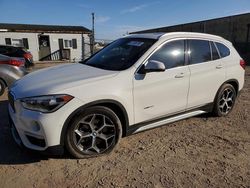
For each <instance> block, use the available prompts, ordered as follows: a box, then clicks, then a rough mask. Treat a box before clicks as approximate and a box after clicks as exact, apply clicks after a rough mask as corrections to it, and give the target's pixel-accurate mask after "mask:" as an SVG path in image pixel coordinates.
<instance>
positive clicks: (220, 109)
mask: <svg viewBox="0 0 250 188" xmlns="http://www.w3.org/2000/svg"><path fill="white" fill-rule="evenodd" d="M236 97H237V94H236V91H235V89H234V87H233V86H232V85H231V84H224V85H223V86H222V87H221V88H220V89H219V91H218V93H217V96H216V98H215V101H214V108H213V114H214V115H215V116H218V117H221V116H227V115H228V114H229V113H230V112H231V111H232V109H233V107H234V104H235V100H236Z"/></svg>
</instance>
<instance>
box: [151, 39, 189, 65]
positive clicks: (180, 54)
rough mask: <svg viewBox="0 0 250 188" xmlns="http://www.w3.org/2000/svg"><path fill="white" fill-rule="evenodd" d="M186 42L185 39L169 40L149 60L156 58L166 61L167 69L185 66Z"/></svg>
mask: <svg viewBox="0 0 250 188" xmlns="http://www.w3.org/2000/svg"><path fill="white" fill-rule="evenodd" d="M184 44H185V43H184V40H176V41H172V42H168V43H166V44H164V45H163V46H162V47H161V48H160V49H159V50H157V51H156V52H155V53H154V54H153V55H152V56H151V57H150V58H149V60H156V61H160V62H162V63H164V65H165V67H166V69H171V68H174V67H179V66H183V65H184V62H185V59H184V48H185V47H184Z"/></svg>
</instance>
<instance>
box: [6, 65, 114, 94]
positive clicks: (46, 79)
mask: <svg viewBox="0 0 250 188" xmlns="http://www.w3.org/2000/svg"><path fill="white" fill-rule="evenodd" d="M117 73H118V72H116V71H108V70H103V69H98V68H95V67H90V66H87V65H84V64H80V63H75V64H64V65H60V66H55V67H52V68H46V69H42V70H39V71H35V72H33V73H30V74H28V75H26V76H24V77H23V78H21V79H20V80H18V81H17V82H15V83H14V84H13V86H12V87H11V89H10V91H11V92H12V93H13V94H14V95H15V98H16V99H18V98H23V97H31V96H40V95H49V94H56V93H58V92H60V91H62V90H64V89H68V88H71V87H75V86H78V85H82V84H84V83H88V84H89V83H90V82H93V81H97V80H100V79H106V78H109V77H112V76H115V75H116V74H117Z"/></svg>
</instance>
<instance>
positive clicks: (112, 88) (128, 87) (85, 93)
mask: <svg viewBox="0 0 250 188" xmlns="http://www.w3.org/2000/svg"><path fill="white" fill-rule="evenodd" d="M61 92H62V93H66V94H69V95H72V96H74V97H76V98H78V99H79V100H81V101H82V106H84V105H86V104H88V103H92V102H95V101H101V100H112V101H116V102H118V103H120V104H121V105H122V106H123V107H124V109H125V110H126V112H127V115H128V121H129V122H128V124H129V125H131V124H133V123H134V111H133V93H132V74H131V70H126V71H122V72H120V73H119V74H118V75H117V76H115V77H111V78H107V79H103V80H98V81H96V82H90V83H86V84H84V85H82V86H77V87H73V88H70V89H65V90H64V91H61Z"/></svg>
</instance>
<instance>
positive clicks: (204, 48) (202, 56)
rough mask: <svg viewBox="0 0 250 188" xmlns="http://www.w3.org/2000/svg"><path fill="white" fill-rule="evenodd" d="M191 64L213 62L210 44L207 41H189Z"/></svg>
mask: <svg viewBox="0 0 250 188" xmlns="http://www.w3.org/2000/svg"><path fill="white" fill-rule="evenodd" d="M188 41H189V54H190V64H197V63H203V62H207V61H211V52H210V46H209V42H208V41H205V40H188Z"/></svg>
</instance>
